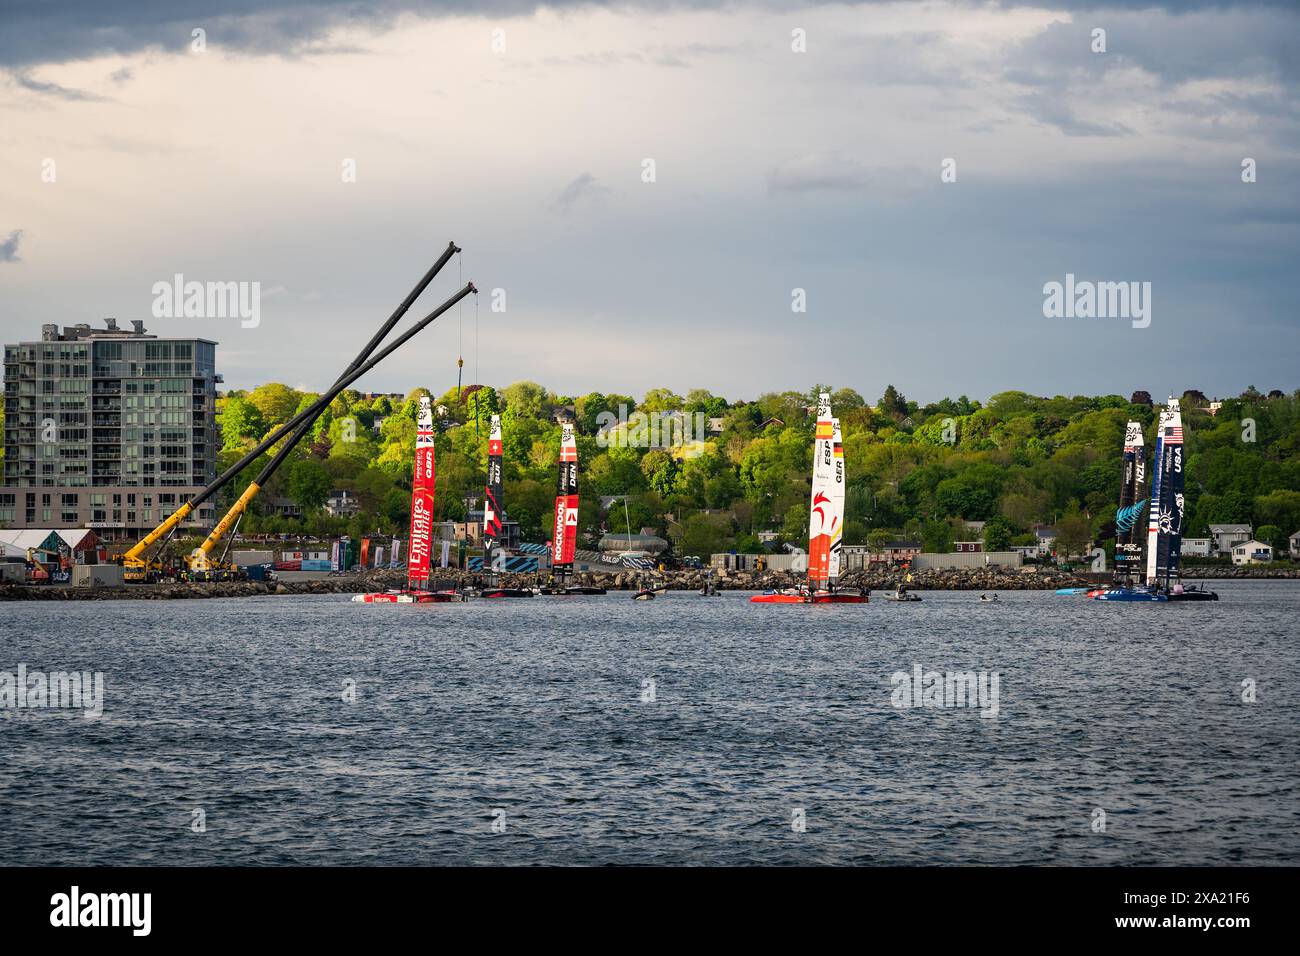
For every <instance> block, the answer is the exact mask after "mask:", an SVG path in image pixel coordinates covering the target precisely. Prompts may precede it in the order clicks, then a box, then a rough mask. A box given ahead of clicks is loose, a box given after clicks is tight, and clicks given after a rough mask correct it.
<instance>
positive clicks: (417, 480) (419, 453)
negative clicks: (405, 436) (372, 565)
mask: <svg viewBox="0 0 1300 956" xmlns="http://www.w3.org/2000/svg"><path fill="white" fill-rule="evenodd" d="M434 479H435V472H434V461H433V407H432V406H431V405H430V404H429V397H428V396H427V395H424V396H421V397H420V412H419V415H418V416H417V417H416V419H415V476H414V479H413V481H412V483H411V546H410V548H409V549H407V556H406V578H407V584H408V586H411V587H414V586H415V583H416V582H417V581H418V582H421V583H426V582H428V580H429V571H430V555H431V551H432V548H433V491H434Z"/></svg>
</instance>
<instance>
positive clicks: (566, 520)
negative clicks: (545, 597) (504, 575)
mask: <svg viewBox="0 0 1300 956" xmlns="http://www.w3.org/2000/svg"><path fill="white" fill-rule="evenodd" d="M577 541H578V439H577V435H576V433H575V432H574V428H573V423H572V422H565V423H564V424H563V425H561V428H560V478H559V484H558V486H557V488H556V495H555V533H554V537H553V540H552V542H551V564H552V565H557V564H558V565H569V564H572V563H573V552H574V549H575V548H576V546H577Z"/></svg>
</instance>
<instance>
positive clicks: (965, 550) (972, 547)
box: [952, 522, 984, 554]
mask: <svg viewBox="0 0 1300 956" xmlns="http://www.w3.org/2000/svg"><path fill="white" fill-rule="evenodd" d="M981 523H982V522H981ZM952 549H953V550H954V551H956V552H957V553H958V554H978V553H979V552H981V551H983V550H984V542H983V541H954V542H953V543H952Z"/></svg>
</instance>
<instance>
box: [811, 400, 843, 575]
mask: <svg viewBox="0 0 1300 956" xmlns="http://www.w3.org/2000/svg"><path fill="white" fill-rule="evenodd" d="M834 493H835V419H834V418H833V417H832V416H831V396H830V394H829V393H827V392H822V393H821V395H819V396H818V399H817V433H816V440H815V443H814V445H813V471H812V496H811V503H810V504H809V506H808V579H809V581H811V582H814V583H825V582H826V581H827V579H828V578H829V577H830V550H831V540H832V536H833V534H834V532H835V530H836V529H837V528H838V527H839V524H840V520H839V518H837V516H836V514H835V499H834Z"/></svg>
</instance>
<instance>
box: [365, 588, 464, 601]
mask: <svg viewBox="0 0 1300 956" xmlns="http://www.w3.org/2000/svg"><path fill="white" fill-rule="evenodd" d="M460 599H461V596H460V595H459V594H457V593H456V592H455V591H383V592H380V593H376V594H357V595H355V596H354V597H353V598H352V600H353V601H355V602H356V603H357V604H444V603H446V602H448V601H459V600H460Z"/></svg>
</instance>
